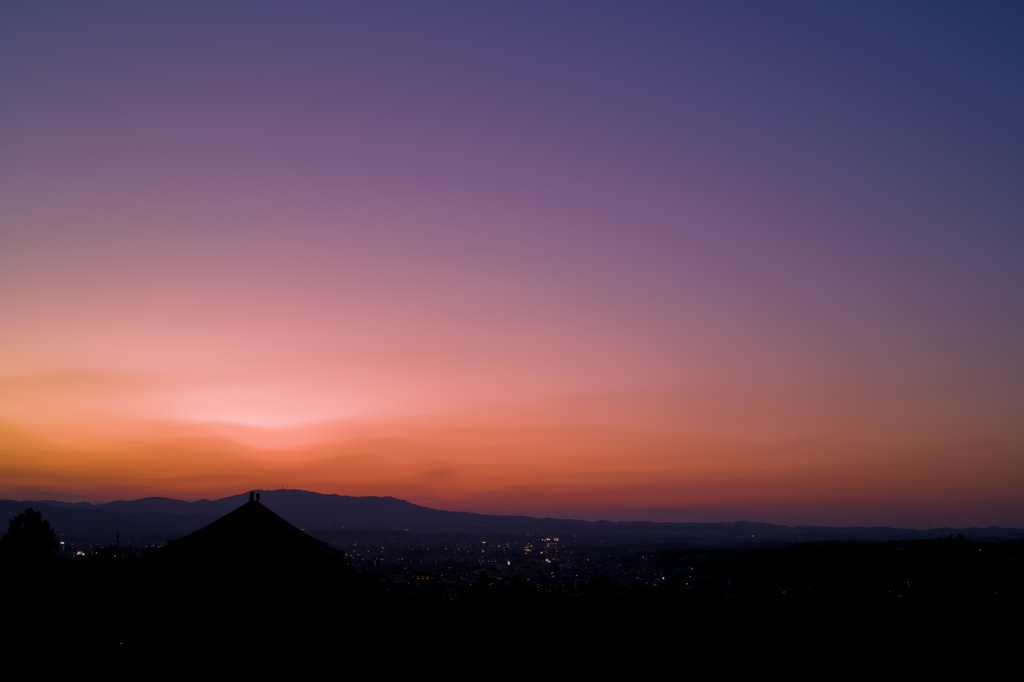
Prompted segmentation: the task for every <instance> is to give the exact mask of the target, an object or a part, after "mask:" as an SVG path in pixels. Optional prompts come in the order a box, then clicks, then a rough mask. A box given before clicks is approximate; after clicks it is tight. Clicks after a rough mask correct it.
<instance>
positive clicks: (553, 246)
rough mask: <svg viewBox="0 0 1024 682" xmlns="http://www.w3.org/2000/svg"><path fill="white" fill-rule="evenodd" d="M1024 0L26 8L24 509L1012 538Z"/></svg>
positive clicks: (3, 440)
mask: <svg viewBox="0 0 1024 682" xmlns="http://www.w3.org/2000/svg"><path fill="white" fill-rule="evenodd" d="M1022 29H1024V10H1022V7H1021V5H1019V4H999V3H983V4H976V3H970V4H968V3H926V4H925V3H922V4H910V3H908V4H897V5H893V4H890V3H856V4H853V3H851V4H848V5H843V4H831V3H830V4H827V5H826V4H817V3H806V4H803V3H786V4H777V3H776V4H768V3H764V4H753V3H739V4H736V3H705V4H699V3H621V4H614V3H613V4H605V3H514V4H511V3H510V4H497V3H482V4H475V3H466V4H460V3H444V4H428V3H416V4H412V3H372V4H328V3H300V4H285V3H279V4H274V3H268V4H262V3H260V4H252V3H227V2H223V3H216V4H211V3H174V4H167V5H161V4H139V3H88V4H87V3H49V4H36V3H29V4H6V5H4V6H3V7H2V8H0V498H9V499H17V500H26V499H27V500H59V501H65V502H75V501H90V502H107V501H110V500H115V499H135V498H140V497H147V496H166V497H174V498H178V499H185V500H197V499H200V498H210V499H214V498H220V497H226V496H229V495H235V494H238V493H241V492H243V491H247V490H250V489H256V488H264V489H270V488H276V487H280V486H287V487H289V488H299V489H304V490H311V491H316V492H320V493H335V494H339V495H354V496H359V495H374V496H393V497H399V498H401V499H403V500H408V501H410V502H414V503H416V504H419V505H424V506H429V507H433V508H438V509H446V510H457V511H472V512H481V513H494V514H526V515H532V516H543V515H549V516H556V517H570V518H579V519H589V520H596V519H609V520H649V521H711V520H715V521H736V520H749V521H767V522H771V523H784V524H797V523H801V524H804V523H813V524H817V525H832V526H854V525H896V526H907V527H909V526H918V527H926V526H931V527H938V526H948V527H966V526H992V525H998V526H1014V527H1022V526H1024V492H1022V491H1024V419H1022V418H1021V417H1022V415H1024V355H1022V353H1021V348H1024V268H1022V267H1021V264H1020V261H1021V256H1020V255H1021V253H1022V250H1021V249H1022V247H1024V230H1022V226H1024V220H1022V219H1024V193H1022V192H1021V187H1024V133H1022V127H1021V125H1020V122H1021V121H1024V88H1021V83H1022V82H1024V41H1022V40H1021V39H1020V36H1021V31H1022Z"/></svg>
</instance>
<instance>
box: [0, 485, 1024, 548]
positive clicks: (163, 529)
mask: <svg viewBox="0 0 1024 682" xmlns="http://www.w3.org/2000/svg"><path fill="white" fill-rule="evenodd" d="M261 494H262V500H263V504H265V505H267V507H268V508H269V509H271V510H272V511H274V512H276V513H277V514H279V515H281V516H282V517H283V518H285V519H287V520H288V521H289V522H290V523H293V524H295V525H296V526H298V527H300V528H304V529H305V530H307V531H309V532H311V533H313V534H316V532H317V531H322V532H326V531H342V530H344V531H367V530H376V531H411V532H443V531H446V532H484V531H489V532H536V533H552V534H565V535H567V536H568V535H575V536H577V537H579V538H581V539H585V538H590V539H593V540H595V541H597V540H599V539H600V540H605V539H607V540H609V541H615V542H628V541H630V539H631V538H637V539H639V538H643V539H645V540H653V539H657V540H659V541H669V542H687V541H692V542H695V543H699V544H702V545H706V544H714V545H724V544H737V543H746V544H750V543H765V542H770V543H791V542H801V541H808V540H817V541H821V540H911V539H927V538H937V537H946V536H948V535H951V534H953V535H955V534H957V533H963V534H964V535H965V536H967V537H968V538H969V539H990V540H1020V539H1024V529H1015V528H997V527H991V528H965V529H957V528H936V529H930V530H914V529H906V528H888V527H861V528H833V527H828V526H795V527H793V526H782V525H776V524H770V523H752V522H748V521H735V522H722V523H655V522H645V521H619V522H610V521H581V520H575V519H553V518H535V517H530V516H501V515H495V514H476V513H473V512H458V511H444V510H439V509H431V508H430V507H423V506H420V505H417V504H413V503H411V502H407V501H405V500H400V499H397V498H394V497H350V496H347V495H332V494H322V493H315V492H310V491H307V490H267V491H261ZM246 501H248V491H247V492H245V493H242V494H239V495H232V496H230V497H223V498H220V499H218V500H205V499H204V500H197V501H195V502H186V501H184V500H174V499H170V498H166V497H145V498H142V499H138V500H117V501H114V502H106V503H103V504H91V503H88V502H73V503H72V502H58V501H53V500H21V501H16V500H0V518H2V519H7V518H11V517H12V516H14V515H16V514H18V513H20V512H22V511H24V510H25V508H27V507H32V508H34V509H35V510H37V511H42V512H43V514H44V517H45V518H47V519H48V520H49V521H50V523H51V525H53V527H54V528H55V529H56V530H57V532H58V533H59V534H60V533H64V534H70V535H76V536H80V537H97V538H105V537H107V536H111V537H112V536H113V535H114V533H121V535H122V537H125V538H134V539H135V540H136V541H140V540H147V539H148V541H157V542H159V541H162V540H165V539H166V538H169V537H177V536H180V535H184V534H187V533H190V532H192V531H195V530H198V529H199V528H201V527H203V526H205V525H207V524H209V523H212V522H213V521H215V520H216V519H218V518H220V517H222V516H224V515H225V514H227V513H228V512H231V511H233V510H234V509H237V508H238V507H240V506H242V505H243V504H244V503H245V502H246Z"/></svg>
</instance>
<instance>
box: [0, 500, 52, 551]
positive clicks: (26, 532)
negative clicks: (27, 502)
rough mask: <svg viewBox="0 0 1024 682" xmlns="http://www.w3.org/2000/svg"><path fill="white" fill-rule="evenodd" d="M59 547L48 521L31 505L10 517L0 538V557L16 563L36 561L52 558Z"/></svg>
mask: <svg viewBox="0 0 1024 682" xmlns="http://www.w3.org/2000/svg"><path fill="white" fill-rule="evenodd" d="M58 547H60V543H59V542H58V541H57V537H56V535H54V533H53V528H51V527H50V522H49V521H44V520H43V513H42V512H37V511H33V510H32V508H31V507H29V508H28V509H26V510H25V511H24V512H22V513H21V514H18V515H17V516H15V517H14V518H12V519H11V525H10V526H9V527H8V528H7V532H6V533H4V536H3V538H0V559H3V560H5V561H14V562H18V563H37V562H43V561H47V560H50V559H53V553H54V551H55V550H56V549H57V548H58Z"/></svg>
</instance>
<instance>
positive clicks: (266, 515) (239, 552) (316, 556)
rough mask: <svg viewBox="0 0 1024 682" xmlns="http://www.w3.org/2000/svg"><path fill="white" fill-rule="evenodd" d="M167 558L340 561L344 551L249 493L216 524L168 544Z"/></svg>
mask: <svg viewBox="0 0 1024 682" xmlns="http://www.w3.org/2000/svg"><path fill="white" fill-rule="evenodd" d="M165 551H166V554H167V556H168V558H173V559H179V560H180V559H185V560H197V561H203V560H208V561H209V560H212V561H226V560H232V559H245V560H247V561H248V560H250V559H252V558H258V559H259V560H261V561H267V562H275V561H282V560H286V561H296V560H299V561H308V560H315V561H316V560H318V561H338V562H340V561H341V560H342V559H343V558H344V556H345V554H344V552H340V551H338V550H335V549H331V547H330V546H329V545H328V544H327V543H326V542H324V541H322V540H317V539H316V538H314V537H313V536H311V535H309V534H307V533H305V532H304V531H303V530H301V529H299V528H296V527H295V526H293V525H292V524H290V523H288V522H287V521H285V520H284V519H283V518H281V517H280V516H278V515H277V514H275V513H274V512H272V511H270V510H269V509H268V508H267V507H265V506H264V505H263V504H261V503H260V500H259V495H258V494H255V495H254V494H253V493H249V501H248V502H246V503H245V504H243V505H242V506H241V507H239V508H237V509H235V510H234V511H232V512H229V513H228V514H225V515H224V516H222V517H221V518H219V519H217V520H216V521H214V522H213V523H211V524H209V525H207V526H204V527H202V528H200V529H199V530H197V531H195V532H194V533H190V534H189V535H186V536H185V537H182V538H178V539H177V540H171V541H170V542H168V543H167V548H166V550H165Z"/></svg>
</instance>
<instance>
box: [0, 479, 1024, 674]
mask: <svg viewBox="0 0 1024 682" xmlns="http://www.w3.org/2000/svg"><path fill="white" fill-rule="evenodd" d="M37 516H38V514H37V513H36V512H32V511H31V510H27V511H26V512H25V513H24V514H22V515H19V516H18V517H15V518H14V519H12V521H11V527H10V529H9V531H8V533H7V534H6V535H5V536H4V539H3V541H0V572H2V575H0V579H2V584H3V586H4V593H3V602H2V605H3V606H2V628H3V630H2V632H0V638H2V639H0V641H2V643H3V647H4V652H3V654H4V662H5V664H6V665H7V667H8V668H10V669H15V668H17V667H25V666H27V668H28V669H38V670H43V669H52V670H55V671H63V672H66V673H78V674H85V675H86V676H89V675H92V674H95V675H96V676H102V675H100V674H97V673H98V672H100V671H98V670H97V669H96V668H95V662H96V661H98V660H104V661H117V662H118V665H121V666H129V668H130V667H131V666H137V669H138V670H140V671H141V670H151V671H153V670H156V671H158V672H160V673H169V674H175V675H186V674H192V673H193V672H195V671H196V670H197V669H199V668H201V669H202V670H204V671H208V670H211V669H216V668H218V667H223V669H224V670H225V671H230V670H238V669H239V666H242V667H247V666H250V665H257V664H258V665H259V666H260V667H263V668H266V667H268V666H285V667H286V668H287V669H288V670H290V671H292V672H294V671H296V670H299V669H307V670H311V669H317V670H319V669H326V668H331V669H346V666H348V668H347V669H349V670H353V669H355V670H363V669H364V666H367V665H371V666H376V668H375V670H376V672H377V673H378V674H385V673H386V671H392V672H393V671H395V670H397V669H398V668H408V669H417V668H418V667H420V668H421V667H423V666H434V667H436V666H441V665H453V664H454V663H455V662H457V661H467V660H469V659H470V658H475V657H480V656H488V657H493V656H497V657H499V659H500V660H501V661H504V662H505V664H511V663H512V662H514V661H516V660H520V659H521V658H522V657H525V659H524V660H529V661H533V662H534V663H533V664H536V662H537V661H539V660H541V659H544V660H550V661H555V662H558V665H560V666H563V668H564V666H565V665H575V666H584V665H605V664H609V665H610V664H612V663H617V664H624V665H629V666H632V667H633V668H634V669H638V668H643V666H645V665H647V664H648V663H649V662H650V661H653V660H655V659H663V658H665V657H673V656H675V657H682V659H681V660H690V661H691V662H692V661H693V660H697V659H700V660H704V659H707V658H708V657H709V656H711V657H718V656H722V655H728V656H732V657H733V659H735V660H744V659H743V657H744V656H752V655H753V654H751V653H750V652H751V651H753V650H754V649H751V647H752V646H753V647H755V648H756V649H757V650H758V651H761V652H762V653H760V654H758V655H764V652H765V651H770V652H774V654H779V653H780V652H783V651H790V652H792V651H794V649H793V647H794V646H795V647H796V651H797V653H800V652H802V653H800V655H806V654H807V651H808V648H809V649H810V650H811V651H818V650H819V649H820V648H822V647H825V648H828V647H835V646H840V645H841V646H856V647H861V648H864V647H867V648H866V649H864V651H865V652H870V651H874V650H876V648H877V650H878V651H883V650H886V651H887V650H890V649H891V648H892V647H893V646H900V647H905V646H907V645H908V643H909V642H911V641H916V640H917V639H919V638H920V640H921V641H925V642H932V643H933V644H934V643H935V642H939V641H951V640H950V638H951V637H952V638H953V639H955V641H956V642H957V643H958V644H957V646H965V642H968V641H969V640H970V637H972V636H975V637H977V636H979V635H980V633H984V636H985V637H986V638H988V639H987V644H986V646H987V647H990V648H991V647H996V648H997V649H998V647H1000V646H1002V644H1001V642H1002V639H1001V638H1003V637H1013V636H1016V634H1017V633H1018V630H1017V627H1018V626H1017V625H1016V623H1017V620H1018V618H1019V616H1018V614H1019V613H1020V608H1021V606H1024V580H1022V579H1024V544H1022V543H1018V542H1003V543H978V542H970V541H968V540H966V539H964V538H963V537H948V538H945V539H940V540H918V541H908V542H900V543H895V542H889V543H873V542H830V543H804V544H799V545H790V546H784V547H769V548H748V549H732V550H729V549H718V550H708V549H693V548H675V549H673V548H665V549H661V550H659V551H657V552H656V553H654V554H652V556H650V557H649V558H648V560H649V561H651V562H654V563H655V564H656V565H657V566H659V567H660V569H661V571H662V573H663V574H664V576H665V577H664V579H663V580H662V581H660V582H659V583H657V584H656V585H654V586H651V585H648V584H645V585H644V586H642V587H631V586H629V585H628V584H623V583H622V582H618V583H617V582H614V581H612V580H611V579H607V578H601V579H598V580H595V581H592V582H591V583H589V584H588V585H586V586H585V587H583V588H581V589H579V590H577V591H575V592H568V591H565V590H559V589H552V587H553V586H551V585H544V584H539V585H538V584H530V583H528V582H526V581H524V580H520V579H512V580H501V579H500V578H498V577H496V576H494V575H491V574H488V572H487V571H486V570H481V571H480V572H479V574H478V578H477V579H476V581H475V582H474V583H473V584H472V585H471V586H470V587H469V588H468V589H465V590H464V591H463V592H462V593H461V594H460V596H459V597H458V598H457V599H446V598H445V597H444V595H443V594H441V593H431V592H429V591H428V592H420V593H416V594H409V593H408V591H405V590H402V589H400V586H399V585H397V584H396V583H395V582H394V581H393V580H390V579H385V578H384V577H383V576H381V575H379V574H377V573H373V572H357V571H355V570H354V569H353V568H352V567H351V566H350V565H349V564H348V563H347V562H346V561H345V557H344V553H343V552H340V551H337V550H334V549H331V548H330V547H329V546H328V545H327V544H326V543H324V542H322V541H320V540H317V539H316V538H314V537H312V536H310V535H308V534H307V533H305V532H304V531H302V530H301V529H299V528H297V527H295V526H294V525H292V524H290V523H288V522H287V521H285V520H284V519H282V518H281V517H280V516H278V515H277V514H275V513H274V512H273V511H271V510H270V509H268V508H267V507H266V506H264V505H262V504H260V502H259V500H258V499H257V498H256V497H255V496H253V497H252V498H251V499H250V501H249V502H246V503H244V504H243V505H242V506H241V507H239V508H238V509H236V510H234V511H232V512H231V513H229V514H227V515H225V516H224V517H223V518H221V519H219V520H217V521H216V522H214V523H211V524H210V525H208V526H206V527H205V528H203V529H201V530H199V531H196V532H195V533H192V534H191V535H188V536H186V537H183V538H181V539H179V540H175V541H172V542H171V543H169V545H168V546H167V547H165V548H148V549H146V550H144V551H142V552H141V553H139V552H135V551H130V550H129V549H128V548H122V547H121V546H120V544H119V543H115V544H113V545H111V546H109V547H107V548H106V549H105V550H103V551H102V552H99V553H96V554H94V555H90V556H86V557H81V558H77V559H74V560H64V561H61V560H58V559H57V558H56V557H55V555H54V553H53V547H54V545H53V542H54V536H53V530H52V529H50V528H49V525H48V524H45V522H44V521H43V520H42V519H41V518H37ZM44 524H45V525H44ZM937 638H938V639H937ZM879 647H880V648H879ZM730 651H731V652H732V653H730V654H726V653H723V652H730ZM744 652H746V653H744ZM737 657H738V658H737ZM715 660H719V659H717V658H716V659H715ZM751 660H753V659H751ZM734 662H735V661H734ZM533 664H531V665H533ZM551 664H554V663H551ZM545 665H548V663H545ZM154 666H155V667H154ZM153 674H154V675H156V673H153ZM474 674H475V673H474Z"/></svg>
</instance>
